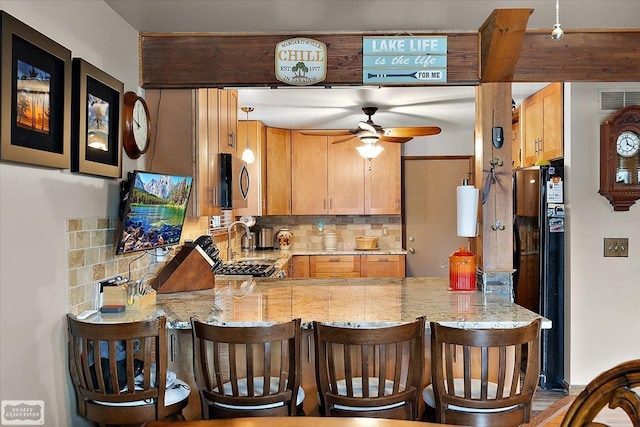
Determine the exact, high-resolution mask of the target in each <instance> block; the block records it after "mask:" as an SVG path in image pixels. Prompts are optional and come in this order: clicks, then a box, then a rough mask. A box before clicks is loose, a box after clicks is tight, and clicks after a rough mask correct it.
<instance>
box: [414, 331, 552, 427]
mask: <svg viewBox="0 0 640 427" xmlns="http://www.w3.org/2000/svg"><path fill="white" fill-rule="evenodd" d="M540 324H541V322H540V319H536V320H535V321H533V322H532V323H531V324H529V325H527V326H523V327H518V328H505V329H461V328H452V327H447V326H443V325H440V324H438V323H435V322H431V373H432V383H431V384H430V385H429V386H427V387H426V388H425V389H424V391H423V393H422V397H423V400H424V401H425V404H426V407H427V411H426V412H428V409H429V408H432V411H433V410H434V409H435V420H436V421H437V422H439V423H446V424H457V425H472V426H518V425H520V424H522V423H527V422H529V419H530V417H531V403H532V400H533V395H534V392H535V390H536V386H537V384H538V377H539V375H540ZM427 421H429V420H428V419H427Z"/></svg>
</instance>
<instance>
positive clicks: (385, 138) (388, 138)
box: [380, 135, 413, 143]
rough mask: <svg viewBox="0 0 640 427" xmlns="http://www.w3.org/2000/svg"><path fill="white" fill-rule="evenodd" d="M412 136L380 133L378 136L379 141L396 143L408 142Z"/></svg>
mask: <svg viewBox="0 0 640 427" xmlns="http://www.w3.org/2000/svg"><path fill="white" fill-rule="evenodd" d="M412 139H413V138H411V137H410V136H404V137H401V136H385V135H382V136H381V137H380V142H397V143H404V142H408V141H411V140H412Z"/></svg>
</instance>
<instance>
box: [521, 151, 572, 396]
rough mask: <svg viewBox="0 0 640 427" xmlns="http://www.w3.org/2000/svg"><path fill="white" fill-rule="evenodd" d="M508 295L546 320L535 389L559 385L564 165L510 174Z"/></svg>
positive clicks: (555, 163) (561, 385)
mask: <svg viewBox="0 0 640 427" xmlns="http://www.w3.org/2000/svg"><path fill="white" fill-rule="evenodd" d="M513 188H514V197H513V200H514V210H513V211H514V213H515V218H514V233H513V235H514V257H513V258H514V268H515V270H516V272H515V274H514V295H515V296H516V302H517V303H518V304H520V305H523V306H525V307H526V308H528V309H530V310H532V311H535V312H536V313H538V314H540V315H541V316H543V317H546V318H547V319H549V320H551V321H552V323H553V324H552V328H551V329H544V330H543V331H542V343H541V355H540V357H541V359H540V387H541V388H543V389H563V388H565V385H566V384H565V381H564V330H565V327H564V325H565V322H564V320H565V316H564V259H565V258H564V233H565V225H566V218H565V212H564V164H563V161H562V160H556V161H553V162H551V164H550V165H542V166H535V167H530V168H523V169H518V170H516V171H515V174H514V183H513Z"/></svg>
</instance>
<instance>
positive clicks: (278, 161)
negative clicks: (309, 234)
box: [266, 127, 291, 215]
mask: <svg viewBox="0 0 640 427" xmlns="http://www.w3.org/2000/svg"><path fill="white" fill-rule="evenodd" d="M266 138H267V148H266V153H267V155H266V174H267V177H266V184H267V187H266V200H267V206H266V212H267V213H266V214H267V215H291V131H290V130H289V129H279V128H272V127H267V129H266Z"/></svg>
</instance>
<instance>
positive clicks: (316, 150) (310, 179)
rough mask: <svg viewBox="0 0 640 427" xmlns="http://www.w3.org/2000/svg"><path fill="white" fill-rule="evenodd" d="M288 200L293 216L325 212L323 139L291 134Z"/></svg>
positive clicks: (325, 164) (324, 148)
mask: <svg viewBox="0 0 640 427" xmlns="http://www.w3.org/2000/svg"><path fill="white" fill-rule="evenodd" d="M291 199H292V209H291V213H292V214H293V215H322V214H326V213H327V212H328V209H329V200H328V197H327V137H326V136H316V135H313V136H311V135H302V134H301V133H300V132H298V131H291Z"/></svg>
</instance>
